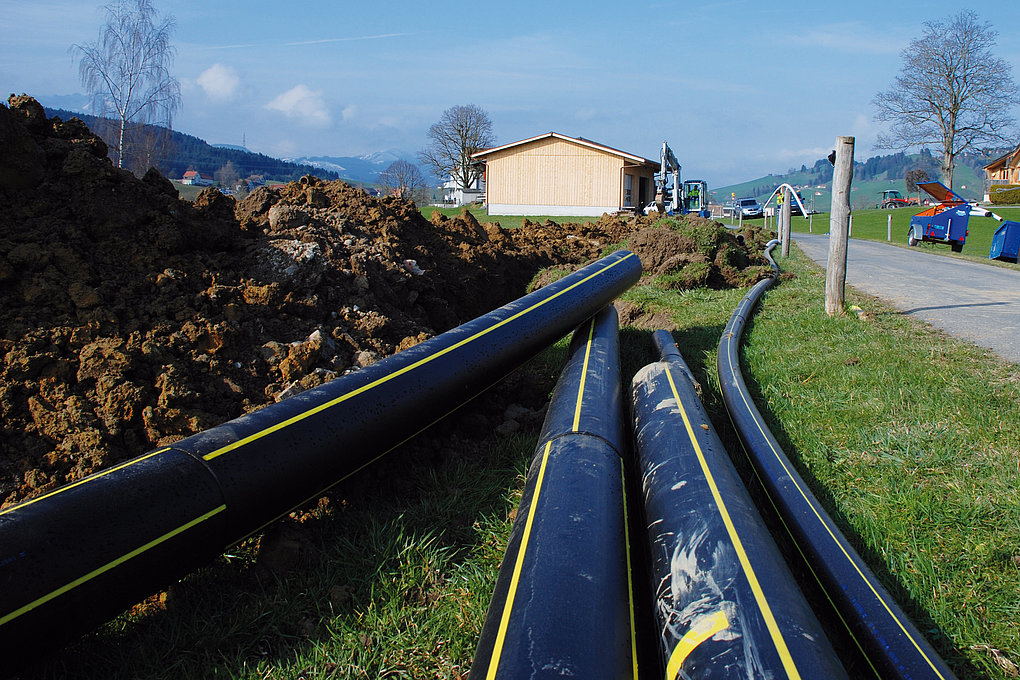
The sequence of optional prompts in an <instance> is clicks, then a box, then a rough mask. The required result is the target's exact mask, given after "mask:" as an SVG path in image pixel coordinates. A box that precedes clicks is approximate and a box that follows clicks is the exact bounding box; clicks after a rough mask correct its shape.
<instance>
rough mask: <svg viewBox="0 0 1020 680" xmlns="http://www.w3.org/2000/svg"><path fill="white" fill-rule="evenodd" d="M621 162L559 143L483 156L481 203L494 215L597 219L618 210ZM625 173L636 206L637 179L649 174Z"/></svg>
mask: <svg viewBox="0 0 1020 680" xmlns="http://www.w3.org/2000/svg"><path fill="white" fill-rule="evenodd" d="M624 163H625V159H624V158H622V157H620V156H614V155H612V154H609V153H606V152H604V151H599V150H597V149H593V148H590V147H586V146H583V145H580V144H575V143H572V142H569V141H566V140H563V139H557V138H547V139H540V140H537V141H535V142H533V143H531V144H528V145H526V146H523V147H513V148H510V149H505V150H503V151H498V152H495V153H493V154H492V155H489V156H488V157H487V158H486V180H485V181H486V191H487V196H486V200H487V202H488V204H489V206H490V212H493V213H494V214H496V213H497V212H500V211H503V213H502V214H543V215H545V214H549V215H556V214H560V215H601V214H602V213H603V212H612V211H615V210H618V209H619V208H620V207H621V206H623V184H624V180H623V176H624ZM626 172H627V173H628V174H632V175H634V179H633V194H632V195H633V202H634V205H637V199H638V186H639V184H640V180H639V179H638V178H639V176H641V175H644V176H647V177H652V176H653V174H654V173H653V171H651V170H648V169H645V168H639V167H628V168H627V169H626ZM529 206H530V208H529ZM529 211H530V212H529Z"/></svg>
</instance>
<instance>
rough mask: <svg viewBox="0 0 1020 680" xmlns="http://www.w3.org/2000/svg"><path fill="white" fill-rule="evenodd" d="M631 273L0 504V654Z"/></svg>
mask: <svg viewBox="0 0 1020 680" xmlns="http://www.w3.org/2000/svg"><path fill="white" fill-rule="evenodd" d="M640 275H641V263H640V261H639V260H638V258H637V256H636V255H634V254H633V253H629V252H626V251H618V252H616V253H614V254H612V255H609V256H607V257H605V258H603V259H601V260H599V261H598V262H595V263H593V264H591V265H588V266H587V267H584V268H583V269H581V270H579V271H577V272H575V273H573V274H571V275H569V276H567V277H565V278H563V279H561V280H560V281H557V282H556V283H554V284H551V285H549V286H546V287H545V288H542V289H540V290H538V291H536V292H534V293H531V294H530V295H526V296H524V297H522V298H520V299H518V300H516V301H514V302H512V303H510V304H507V305H505V306H504V307H501V308H499V309H497V310H495V311H493V312H491V313H489V314H486V315H484V316H481V317H478V318H477V319H475V320H473V321H470V322H468V323H466V324H464V325H462V326H459V327H457V328H455V329H453V330H451V331H448V332H446V333H443V334H442V335H440V336H437V337H435V338H432V339H430V340H428V341H426V342H423V343H421V344H419V345H417V346H415V347H412V348H410V349H408V350H406V351H403V352H400V353H399V354H396V355H393V356H391V357H388V358H386V359H384V360H382V361H379V362H377V363H375V364H372V365H370V366H368V367H366V368H363V369H361V370H359V371H356V372H354V373H351V374H349V375H346V376H343V377H341V378H338V379H336V380H333V381H332V382H329V383H327V384H325V385H322V386H320V387H317V388H315V389H312V390H308V391H306V392H303V393H301V394H298V395H296V396H294V397H291V398H289V399H286V400H284V401H282V402H280V403H278V404H273V405H271V406H268V407H266V408H264V409H262V410H260V411H256V412H254V413H250V414H248V415H245V416H243V417H241V418H238V419H236V420H233V421H230V422H228V423H224V424H223V425H219V426H217V427H214V428H212V429H210V430H207V431H205V432H202V433H199V434H196V435H194V436H191V437H188V438H186V439H182V440H181V441H179V442H176V443H174V444H173V445H171V446H168V447H165V448H161V449H158V450H155V451H151V452H149V453H146V454H144V455H143V456H140V457H139V458H136V459H134V460H131V461H129V462H127V463H124V464H122V465H120V466H117V467H115V468H113V469H111V470H107V471H105V472H101V473H98V474H95V475H92V476H90V477H87V478H85V479H83V480H81V481H78V482H75V483H73V484H70V485H67V486H65V487H62V488H60V489H57V490H56V491H54V492H52V493H49V494H47V495H44V496H41V497H39V498H37V499H34V500H31V501H27V502H25V503H21V504H19V505H16V506H14V507H11V508H7V509H5V510H3V511H2V512H0V659H4V663H5V664H8V665H14V663H16V660H17V659H18V658H21V657H23V656H25V655H30V654H32V653H35V651H36V650H40V649H45V648H47V647H51V646H53V645H54V644H55V643H57V642H61V641H66V640H67V639H68V638H70V637H72V636H75V635H79V634H81V633H83V632H85V631H87V630H89V629H90V628H92V627H94V626H95V625H97V624H99V623H101V622H103V621H105V620H108V619H109V618H111V617H112V616H114V615H116V614H117V613H119V612H121V611H123V610H124V609H125V608H126V607H128V606H130V605H132V604H134V603H135V602H138V601H139V600H140V599H142V598H144V597H146V596H148V595H149V594H151V593H153V592H157V591H158V590H159V589H161V588H163V587H165V586H166V585H167V584H169V583H171V582H172V581H174V580H176V579H178V578H181V577H183V576H184V575H186V574H187V573H188V572H189V571H191V570H193V569H194V568H195V567H197V566H200V565H202V564H204V563H206V562H208V561H209V560H210V559H212V558H214V557H215V556H216V555H219V554H220V553H222V552H223V551H224V550H225V549H226V548H227V547H229V546H230V545H232V544H233V543H235V542H237V541H238V540H240V539H242V538H244V537H246V536H248V535H250V534H253V533H255V532H257V531H258V530H260V529H261V528H262V527H264V526H265V525H266V524H268V523H270V522H272V521H273V520H274V519H276V518H278V517H280V516H282V515H285V514H286V513H288V512H290V511H291V510H292V509H294V508H295V507H298V506H300V505H301V504H303V503H304V502H306V501H307V500H310V499H313V498H315V497H316V496H318V495H319V494H322V493H323V492H324V491H326V490H327V489H328V488H329V487H331V486H333V485H334V484H336V483H337V482H339V481H340V480H342V479H344V478H346V477H348V476H350V475H351V474H353V473H354V472H356V471H358V470H360V469H361V468H363V467H364V466H366V465H368V464H369V463H371V462H372V461H374V460H376V459H377V458H379V457H381V456H382V455H383V454H385V453H386V452H388V451H390V450H392V449H393V448H395V447H396V446H397V445H399V444H400V443H402V442H404V441H406V440H407V439H409V438H410V437H412V436H414V435H415V434H417V433H418V432H420V431H421V430H423V429H424V428H426V427H428V426H429V425H431V424H433V423H434V422H436V421H437V420H439V419H441V418H442V417H444V416H446V415H447V414H449V413H451V412H452V411H453V410H455V409H456V408H458V407H459V406H461V405H463V404H464V403H465V402H467V401H468V400H470V399H472V398H473V397H475V396H477V395H478V394H480V393H481V392H482V391H484V390H485V389H486V388H488V387H489V386H491V385H492V384H494V383H495V382H497V381H498V380H500V379H501V378H503V377H504V376H505V375H507V374H508V373H510V372H511V371H512V370H513V369H515V368H517V367H518V366H520V365H521V364H522V363H524V362H525V361H527V360H528V359H530V358H531V357H533V356H534V355H535V354H537V353H538V352H539V351H541V350H542V349H543V348H545V347H547V346H549V345H551V344H552V343H554V342H555V341H556V340H558V339H559V338H561V337H563V336H564V335H565V334H566V333H568V332H570V330H571V329H573V328H574V327H576V326H577V325H578V324H580V323H581V322H582V321H584V320H585V319H587V318H589V317H591V316H592V315H593V314H595V313H596V312H598V311H599V310H600V309H602V308H603V307H604V306H606V305H607V304H609V303H610V302H611V301H612V300H613V299H615V298H616V297H617V296H618V295H620V293H622V292H623V291H625V290H626V289H627V288H629V287H630V286H631V285H633V284H634V283H635V282H636V281H637V279H638V278H639V277H640Z"/></svg>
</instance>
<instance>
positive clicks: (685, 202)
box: [680, 179, 712, 218]
mask: <svg viewBox="0 0 1020 680" xmlns="http://www.w3.org/2000/svg"><path fill="white" fill-rule="evenodd" d="M680 206H681V208H680V212H681V213H682V214H684V215H699V216H701V217H706V218H707V217H711V216H712V211H711V210H710V209H709V207H708V183H707V182H705V181H704V180H701V179H688V180H685V181H684V183H683V184H682V185H681V191H680Z"/></svg>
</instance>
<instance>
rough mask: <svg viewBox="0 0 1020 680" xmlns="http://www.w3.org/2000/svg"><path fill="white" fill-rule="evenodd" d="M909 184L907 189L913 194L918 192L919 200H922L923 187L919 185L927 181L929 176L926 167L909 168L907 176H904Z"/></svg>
mask: <svg viewBox="0 0 1020 680" xmlns="http://www.w3.org/2000/svg"><path fill="white" fill-rule="evenodd" d="M903 179H904V181H905V182H906V184H907V191H908V192H910V193H912V194H917V202H918V203H920V202H921V188H920V187H919V186H917V185H918V183H920V182H927V181H928V179H929V177H928V173H927V172H925V170H924V168H912V169H910V170H907V174H906V176H905V177H904V178H903Z"/></svg>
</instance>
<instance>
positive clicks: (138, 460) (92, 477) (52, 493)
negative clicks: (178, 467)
mask: <svg viewBox="0 0 1020 680" xmlns="http://www.w3.org/2000/svg"><path fill="white" fill-rule="evenodd" d="M171 448H172V447H169V446H168V447H167V448H165V449H159V450H158V451H152V452H151V453H147V454H145V455H144V456H142V457H140V458H135V459H134V460H129V461H127V462H126V463H121V464H120V465H118V466H116V467H112V468H110V469H109V470H103V471H102V472H97V473H96V474H94V475H89V476H88V477H85V478H83V479H79V480H78V481H77V482H73V483H71V484H68V485H67V486H62V487H60V488H59V489H54V490H53V491H50V492H49V493H47V494H43V495H42V496H39V497H38V498H33V499H32V500H30V501H25V502H24V503H18V504H17V505H12V506H11V507H9V508H4V509H3V510H0V515H4V514H6V513H8V512H11V511H12V510H20V509H22V508H26V507H28V506H29V505H32V504H33V503H38V502H39V501H41V500H43V499H45V498H50V497H51V496H56V495H57V494H58V493H64V492H65V491H70V490H71V489H73V488H74V487H76V486H81V485H82V484H85V483H86V482H94V481H95V480H97V479H99V478H100V477H105V476H106V475H108V474H110V473H111V472H116V471H117V470H121V469H123V468H126V467H130V466H132V465H136V464H137V463H141V462H142V461H143V460H147V459H149V458H152V457H153V456H158V455H159V454H161V453H166V452H167V451H169V450H170V449H171Z"/></svg>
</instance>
